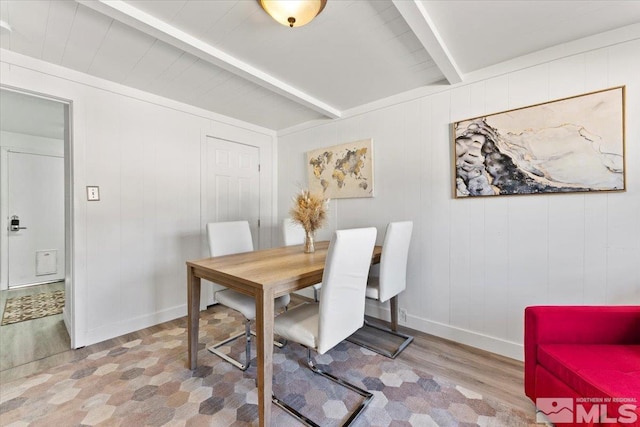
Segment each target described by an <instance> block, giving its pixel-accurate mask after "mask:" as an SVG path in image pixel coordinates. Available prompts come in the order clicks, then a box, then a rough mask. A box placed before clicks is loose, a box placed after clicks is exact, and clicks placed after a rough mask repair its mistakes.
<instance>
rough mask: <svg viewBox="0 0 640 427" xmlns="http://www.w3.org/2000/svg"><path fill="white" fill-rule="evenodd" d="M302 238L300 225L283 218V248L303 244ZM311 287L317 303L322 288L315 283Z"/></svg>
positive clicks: (302, 231) (303, 234)
mask: <svg viewBox="0 0 640 427" xmlns="http://www.w3.org/2000/svg"><path fill="white" fill-rule="evenodd" d="M304 238H305V233H304V228H302V225H300V224H299V223H297V222H295V221H294V220H292V219H291V218H285V219H284V220H283V221H282V241H283V242H284V245H285V246H291V245H302V244H303V243H304ZM311 287H312V288H313V300H314V301H318V291H320V288H322V283H316V284H315V285H312V286H311Z"/></svg>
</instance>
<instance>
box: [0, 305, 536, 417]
mask: <svg viewBox="0 0 640 427" xmlns="http://www.w3.org/2000/svg"><path fill="white" fill-rule="evenodd" d="M200 324H201V326H200V341H201V343H200V348H201V351H200V352H199V354H198V362H199V365H200V366H199V367H198V369H197V370H195V371H190V370H189V369H187V368H186V358H187V351H186V349H187V345H186V341H187V334H186V330H185V329H184V328H174V329H165V330H162V331H161V332H158V333H155V334H153V335H148V336H146V337H144V338H142V339H137V340H134V341H130V342H127V343H125V344H123V345H121V346H118V347H114V348H111V349H109V350H105V351H101V352H97V353H93V354H91V355H90V356H88V357H86V358H85V359H82V360H77V361H73V362H70V363H68V364H65V365H61V366H59V367H56V368H53V369H50V370H48V371H45V372H43V373H40V374H37V375H34V376H31V377H28V378H26V379H20V380H15V381H12V382H9V383H6V384H2V385H0V425H2V426H9V425H12V426H13V425H15V426H26V425H31V426H51V425H58V426H77V425H83V426H86V425H92V426H143V425H146V426H251V425H257V405H256V401H257V390H256V387H255V381H254V378H255V375H256V370H255V366H252V367H251V368H249V369H248V370H247V371H246V372H241V371H240V370H238V369H236V368H234V367H233V366H231V365H230V364H229V363H227V362H225V361H223V360H221V359H220V358H218V357H217V356H214V355H212V354H210V353H209V352H208V351H206V350H204V343H213V342H216V341H219V340H221V339H222V338H224V337H226V336H230V335H231V334H233V333H234V332H236V331H239V330H241V329H242V325H241V319H240V318H239V315H238V314H237V313H235V312H233V311H231V310H228V309H226V308H224V307H213V308H210V309H209V310H208V311H207V312H203V313H202V315H201V320H200ZM242 348H243V344H242V342H240V340H237V341H236V342H235V344H234V345H233V346H232V347H231V348H228V349H227V350H228V351H230V352H232V353H233V355H234V357H242V352H243V350H242ZM254 353H255V351H254ZM315 356H316V357H315V361H316V364H317V365H318V366H319V367H320V368H325V369H326V370H327V371H329V372H332V373H334V374H336V375H338V376H341V377H343V378H345V379H346V380H348V381H351V382H353V383H355V384H357V385H359V386H361V387H364V388H366V389H368V390H370V391H372V392H373V393H374V398H373V400H372V402H371V403H370V404H369V406H368V407H367V409H366V410H365V412H364V413H363V414H362V415H361V416H360V417H359V418H358V419H357V420H356V422H355V423H354V425H356V426H359V427H364V426H459V427H463V426H509V427H516V426H529V425H531V426H533V425H535V414H533V413H531V414H527V413H523V412H521V411H517V410H514V409H512V408H510V407H508V406H507V405H504V404H502V403H501V402H498V401H496V400H494V399H491V398H489V397H483V396H481V395H479V394H477V393H475V392H473V391H471V390H467V389H465V388H462V387H460V386H456V385H455V384H451V383H449V382H447V381H445V380H443V379H440V378H437V377H433V376H432V375H429V374H428V373H426V372H423V371H419V370H416V369H412V368H411V367H409V366H407V365H406V364H404V363H403V362H400V361H398V360H390V359H387V358H385V357H383V356H380V355H378V354H375V353H373V352H370V351H368V350H365V349H363V348H360V347H358V346H356V345H354V344H351V343H348V342H343V343H341V344H340V345H338V346H337V347H335V348H334V349H333V350H331V351H329V352H327V353H326V354H324V355H315ZM305 357H306V350H305V349H304V348H303V347H301V346H299V345H297V344H289V345H287V346H286V347H285V348H283V349H274V393H275V394H276V395H277V396H278V397H280V398H281V399H283V400H284V401H285V402H287V403H289V404H290V405H291V406H293V407H295V408H296V409H298V410H299V411H301V412H302V413H303V414H305V415H307V416H308V417H310V418H311V419H313V420H315V421H316V422H318V423H319V424H320V425H322V426H334V425H340V424H341V420H342V419H343V417H344V416H345V415H346V413H347V411H350V410H351V409H352V408H354V407H355V406H356V405H358V404H359V403H360V397H359V396H358V395H356V394H355V393H353V392H350V391H348V390H346V389H344V388H342V387H340V386H337V385H336V384H334V383H332V382H330V381H328V380H326V379H324V378H322V377H319V376H317V375H314V374H313V373H312V372H311V371H310V370H309V369H308V368H306V365H305ZM272 411H273V412H272V417H273V425H275V426H278V427H280V426H285V427H286V426H299V425H300V424H299V422H297V421H296V420H295V419H294V418H292V417H291V416H290V415H289V414H287V413H285V412H284V411H282V410H280V408H278V407H276V406H273V409H272Z"/></svg>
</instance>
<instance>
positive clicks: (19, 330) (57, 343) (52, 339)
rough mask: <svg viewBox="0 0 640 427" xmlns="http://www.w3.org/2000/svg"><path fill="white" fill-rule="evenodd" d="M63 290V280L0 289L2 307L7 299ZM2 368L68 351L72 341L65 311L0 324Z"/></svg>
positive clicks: (1, 308) (0, 368) (0, 364)
mask: <svg viewBox="0 0 640 427" xmlns="http://www.w3.org/2000/svg"><path fill="white" fill-rule="evenodd" d="M57 290H64V282H56V283H48V284H45V285H36V286H26V287H21V288H17V289H11V290H6V291H2V292H0V310H2V313H4V307H5V304H6V301H7V299H8V298H15V297H21V296H25V295H32V294H38V293H41V292H54V291H57ZM0 343H1V344H2V345H0V371H5V370H7V369H11V368H14V367H17V366H20V365H24V364H27V363H30V362H33V361H36V360H40V359H44V358H47V357H49V356H52V355H54V354H58V353H61V352H65V351H69V349H70V348H71V341H70V339H69V334H68V333H67V328H66V327H65V325H64V321H63V320H62V314H56V315H54V316H47V317H42V318H40V319H33V320H26V321H23V322H18V323H12V324H9V325H3V326H0Z"/></svg>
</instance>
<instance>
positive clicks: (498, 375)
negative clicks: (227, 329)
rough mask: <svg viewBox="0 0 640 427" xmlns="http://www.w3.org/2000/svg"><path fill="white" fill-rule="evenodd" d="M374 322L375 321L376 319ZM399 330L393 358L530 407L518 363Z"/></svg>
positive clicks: (45, 364)
mask: <svg viewBox="0 0 640 427" xmlns="http://www.w3.org/2000/svg"><path fill="white" fill-rule="evenodd" d="M302 300H303V299H302V298H301V297H298V296H292V301H293V302H294V303H299V302H300V301H302ZM376 322H378V321H377V320H376ZM175 327H186V318H185V317H183V318H180V319H175V320H172V321H170V322H166V323H162V324H160V325H156V326H152V327H150V328H146V329H143V330H140V331H137V332H133V333H130V334H127V335H123V336H121V337H118V338H113V339H111V340H108V341H105V342H102V343H98V344H94V345H91V346H87V347H85V348H81V349H78V350H68V351H64V352H61V353H59V354H56V355H53V356H50V357H47V358H44V359H41V360H37V361H34V362H31V363H28V364H24V365H21V366H18V367H16V368H12V369H8V370H4V371H2V372H0V381H2V382H5V381H10V380H13V379H17V378H22V377H24V376H27V375H31V374H33V373H37V372H40V371H42V370H45V369H49V368H52V367H55V366H58V365H62V364H64V363H67V362H70V361H73V360H79V359H83V358H85V357H87V356H88V355H90V354H93V353H97V352H100V351H103V350H106V349H108V348H111V347H114V346H116V345H119V344H123V343H126V342H128V341H131V340H135V339H138V338H141V337H144V336H147V335H149V334H154V333H156V332H159V331H161V330H165V329H171V328H175ZM402 331H403V332H405V333H408V334H411V335H413V336H414V337H415V339H414V341H413V343H411V345H409V347H407V348H406V349H405V350H404V352H402V353H401V354H400V355H399V356H398V357H397V360H401V361H403V362H405V363H407V364H408V365H410V366H412V367H413V368H416V369H420V370H423V371H425V372H428V373H430V374H431V375H434V376H437V377H440V378H443V379H445V380H448V381H449V382H452V383H455V384H458V385H460V386H463V387H465V388H468V389H470V390H473V391H475V392H478V393H480V394H482V395H484V396H490V397H493V398H495V399H497V400H500V401H502V402H504V403H505V404H507V405H509V406H511V407H513V408H515V409H520V410H522V411H527V412H529V411H533V410H534V407H533V404H532V403H531V401H530V400H529V399H528V398H526V397H525V395H524V385H523V384H524V380H523V364H522V362H519V361H516V360H513V359H509V358H507V357H503V356H499V355H496V354H493V353H489V352H486V351H483V350H479V349H476V348H473V347H469V346H466V345H463V344H458V343H455V342H452V341H448V340H445V339H442V338H438V337H434V336H432V335H428V334H425V333H422V332H418V331H413V330H410V329H407V328H402ZM185 351H186V349H185Z"/></svg>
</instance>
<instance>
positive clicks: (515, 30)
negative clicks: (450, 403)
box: [0, 0, 640, 130]
mask: <svg viewBox="0 0 640 427" xmlns="http://www.w3.org/2000/svg"><path fill="white" fill-rule="evenodd" d="M0 20H2V21H5V22H6V23H8V24H9V26H11V27H12V30H13V31H12V32H7V31H4V30H3V31H2V32H1V33H0V47H2V48H4V49H7V50H11V51H14V52H17V53H20V54H24V55H27V56H31V57H35V58H38V59H42V60H44V61H48V62H51V63H54V64H58V65H62V66H64V67H68V68H71V69H74V70H77V71H81V72H84V73H87V74H91V75H94V76H98V77H101V78H104V79H107V80H111V81H114V82H118V83H122V84H124V85H127V86H131V87H134V88H137V89H141V90H144V91H147V92H151V93H154V94H157V95H161V96H165V97H167V98H171V99H175V100H178V101H181V102H185V103H187V104H191V105H195V106H198V107H201V108H204V109H207V110H210V111H214V112H217V113H220V114H224V115H227V116H230V117H234V118H237V119H240V120H244V121H247V122H251V123H254V124H257V125H260V126H264V127H267V128H270V129H275V130H282V129H285V128H288V127H291V126H295V125H297V124H300V123H304V122H306V121H310V120H316V119H327V120H330V119H333V118H336V117H340V116H341V115H342V114H343V113H344V112H345V111H347V110H349V109H352V108H356V107H358V106H361V105H363V104H367V103H369V102H373V101H377V100H381V99H384V98H387V97H390V96H393V95H397V94H400V93H403V92H407V91H411V90H414V89H418V88H423V87H427V86H430V85H436V84H438V85H442V84H448V83H458V82H460V81H464V79H465V75H468V74H469V73H472V72H475V71H478V70H480V69H483V68H485V67H489V66H492V65H495V64H498V63H501V62H504V61H507V60H510V59H513V58H517V57H521V56H523V55H527V54H530V53H533V52H536V51H540V50H542V49H546V48H549V47H552V46H556V45H558V44H562V43H567V42H571V41H574V40H578V39H583V38H585V37H589V36H593V35H596V34H599V33H603V32H606V31H610V30H614V29H618V28H622V27H625V26H628V25H632V24H637V23H640V1H638V0H631V1H613V0H611V1H606V0H605V1H578V0H569V1H562V0H556V1H489V0H485V1H455V0H447V1H424V0H328V2H327V6H326V7H325V9H324V11H323V12H322V13H321V14H320V15H319V16H318V17H317V18H316V19H315V20H314V21H313V22H311V23H310V24H308V25H306V26H304V27H300V28H293V29H291V28H288V27H284V26H281V25H279V24H277V23H276V22H275V21H274V20H272V19H271V18H270V17H269V16H268V15H266V13H265V12H264V11H263V10H262V9H261V8H260V6H259V4H258V2H257V1H255V0H239V1H232V0H215V1H205V0H127V1H119V0H112V1H96V0H78V2H76V1H70V0H31V1H13V0H10V1H9V0H2V1H0ZM585 49H588V46H587V47H585Z"/></svg>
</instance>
